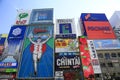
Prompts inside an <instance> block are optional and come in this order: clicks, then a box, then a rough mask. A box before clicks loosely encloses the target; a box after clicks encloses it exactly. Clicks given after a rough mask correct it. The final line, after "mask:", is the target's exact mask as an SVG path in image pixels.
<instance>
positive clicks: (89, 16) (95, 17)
mask: <svg viewBox="0 0 120 80" xmlns="http://www.w3.org/2000/svg"><path fill="white" fill-rule="evenodd" d="M80 18H81V20H82V21H108V19H107V17H106V15H105V14H104V13H82V14H81V17H80Z"/></svg>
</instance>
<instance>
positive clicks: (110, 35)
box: [84, 21, 116, 39]
mask: <svg viewBox="0 0 120 80" xmlns="http://www.w3.org/2000/svg"><path fill="white" fill-rule="evenodd" d="M84 27H85V30H86V33H87V38H88V39H115V38H116V36H115V33H114V31H113V29H112V27H111V25H110V23H109V22H108V21H96V22H95V21H84Z"/></svg>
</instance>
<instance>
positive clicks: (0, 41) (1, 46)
mask: <svg viewBox="0 0 120 80" xmlns="http://www.w3.org/2000/svg"><path fill="white" fill-rule="evenodd" d="M5 40H6V38H5V37H0V56H1V55H2V53H3V51H4V43H5Z"/></svg>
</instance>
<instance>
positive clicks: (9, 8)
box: [0, 0, 120, 34]
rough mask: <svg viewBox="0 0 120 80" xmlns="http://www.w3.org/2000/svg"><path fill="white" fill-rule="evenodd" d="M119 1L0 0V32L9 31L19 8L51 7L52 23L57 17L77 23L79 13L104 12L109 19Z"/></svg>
mask: <svg viewBox="0 0 120 80" xmlns="http://www.w3.org/2000/svg"><path fill="white" fill-rule="evenodd" d="M119 3H120V0H0V34H2V33H9V30H10V28H11V26H13V25H14V23H15V19H16V16H17V10H19V9H23V10H26V9H27V10H30V9H40V8H53V9H54V23H55V20H56V19H58V18H74V19H75V23H76V24H77V23H78V19H79V18H80V15H81V13H105V14H106V16H107V18H108V19H110V17H111V16H112V14H113V13H114V11H120V4H119ZM76 26H77V25H76Z"/></svg>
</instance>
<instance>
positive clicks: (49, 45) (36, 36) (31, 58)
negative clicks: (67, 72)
mask: <svg viewBox="0 0 120 80" xmlns="http://www.w3.org/2000/svg"><path fill="white" fill-rule="evenodd" d="M53 51H54V39H53V25H52V24H51V25H49V24H42V25H39V26H29V27H28V30H27V32H26V38H25V40H24V46H23V53H22V57H21V62H20V67H19V71H18V78H34V79H36V78H42V79H43V78H53V74H54V67H53V66H54V65H53V63H54V62H53V55H54V53H53Z"/></svg>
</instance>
